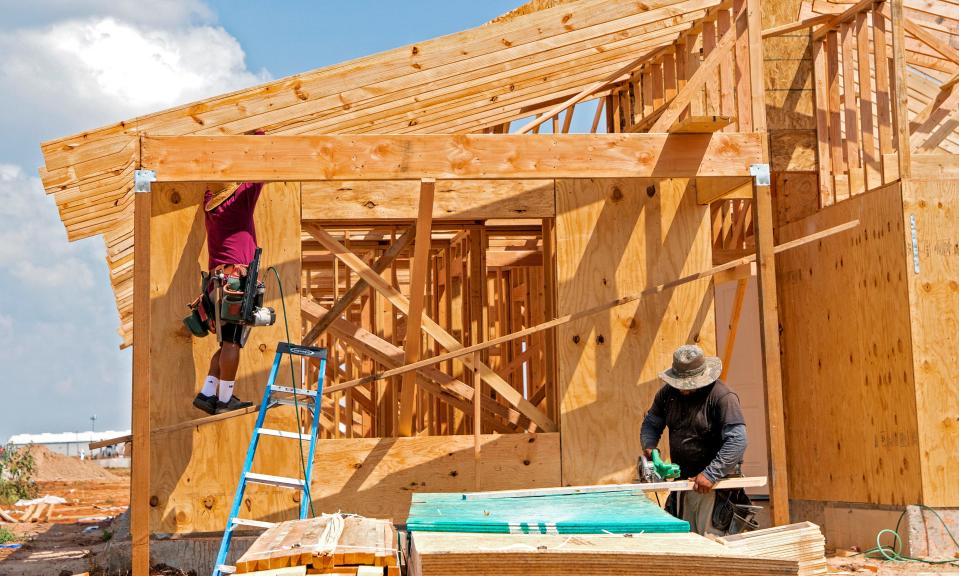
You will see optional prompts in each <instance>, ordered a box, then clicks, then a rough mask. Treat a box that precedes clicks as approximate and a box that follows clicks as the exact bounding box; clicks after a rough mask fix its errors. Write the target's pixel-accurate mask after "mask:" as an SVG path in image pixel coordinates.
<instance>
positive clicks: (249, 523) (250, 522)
mask: <svg viewBox="0 0 959 576" xmlns="http://www.w3.org/2000/svg"><path fill="white" fill-rule="evenodd" d="M230 522H232V523H233V524H235V525H237V526H252V527H253V528H272V527H274V526H276V523H275V522H260V521H259V520H247V519H246V518H233V519H232V520H230Z"/></svg>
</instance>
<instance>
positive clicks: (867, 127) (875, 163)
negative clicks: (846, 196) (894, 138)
mask: <svg viewBox="0 0 959 576" xmlns="http://www.w3.org/2000/svg"><path fill="white" fill-rule="evenodd" d="M869 28H870V26H869V14H868V13H867V12H860V13H859V14H857V15H856V52H857V57H858V60H857V63H858V66H857V68H858V72H859V119H860V120H859V124H860V127H861V133H860V140H861V141H862V157H863V172H864V175H863V182H864V183H865V184H864V188H865V189H866V190H871V189H873V188H875V187H877V186H879V185H881V184H882V174H881V169H880V166H879V162H880V161H879V157H878V156H877V155H876V141H875V135H874V134H873V94H874V92H873V90H872V75H871V74H870V66H869V61H870V59H871V58H870V55H871V51H870V42H869Z"/></svg>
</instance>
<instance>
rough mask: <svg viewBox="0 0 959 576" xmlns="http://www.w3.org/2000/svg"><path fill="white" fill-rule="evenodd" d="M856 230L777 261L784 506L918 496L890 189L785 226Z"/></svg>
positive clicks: (796, 232)
mask: <svg viewBox="0 0 959 576" xmlns="http://www.w3.org/2000/svg"><path fill="white" fill-rule="evenodd" d="M853 219H859V221H860V225H859V226H858V227H857V228H855V229H853V230H852V231H849V232H846V233H843V234H838V235H835V236H832V237H829V238H827V239H824V240H822V241H820V242H814V243H811V244H807V245H805V246H802V247H799V248H795V249H792V250H789V251H787V252H784V253H782V254H781V255H780V256H779V257H778V259H777V280H778V284H779V305H780V323H781V325H782V340H781V342H782V349H783V384H784V388H785V390H784V392H785V406H786V447H787V451H788V458H789V488H790V497H791V498H798V499H806V500H830V501H843V502H866V503H872V504H909V503H913V502H918V501H919V498H920V496H921V478H920V472H919V471H920V450H919V441H918V436H917V423H916V397H915V391H914V390H915V386H914V384H915V383H914V379H913V369H912V359H911V354H910V350H911V337H910V324H909V305H908V301H909V296H908V294H907V282H908V281H907V278H906V273H907V271H906V261H905V254H904V251H903V246H902V239H903V234H904V232H903V224H902V204H901V200H900V194H899V186H898V184H893V185H891V186H887V187H886V188H882V189H879V190H877V191H875V192H870V193H868V194H863V195H860V196H856V197H855V198H852V199H850V200H847V201H844V202H841V203H839V204H836V205H834V206H831V207H829V208H826V209H825V210H823V211H821V212H819V213H817V214H815V215H813V216H810V217H808V218H806V219H804V220H801V221H799V222H796V223H794V224H790V225H787V226H785V227H784V228H783V229H781V230H780V241H781V242H782V241H788V240H791V239H794V238H798V237H800V236H803V235H805V234H809V233H811V232H814V231H816V230H821V229H824V228H827V227H829V226H835V225H838V224H841V223H844V222H848V221H850V220H853Z"/></svg>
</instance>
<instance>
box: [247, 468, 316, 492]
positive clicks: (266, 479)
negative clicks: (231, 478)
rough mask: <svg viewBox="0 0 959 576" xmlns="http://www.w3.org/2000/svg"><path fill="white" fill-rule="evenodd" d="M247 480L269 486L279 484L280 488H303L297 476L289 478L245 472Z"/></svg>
mask: <svg viewBox="0 0 959 576" xmlns="http://www.w3.org/2000/svg"><path fill="white" fill-rule="evenodd" d="M246 480H247V482H253V483H255V484H267V485H269V486H279V487H281V488H303V481H302V480H300V479H299V478H289V477H287V476H270V475H269V474H257V473H256V472H247V473H246Z"/></svg>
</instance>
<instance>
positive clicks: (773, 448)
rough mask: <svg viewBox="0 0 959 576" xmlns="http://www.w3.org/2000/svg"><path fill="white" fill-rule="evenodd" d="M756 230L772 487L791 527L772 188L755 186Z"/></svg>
mask: <svg viewBox="0 0 959 576" xmlns="http://www.w3.org/2000/svg"><path fill="white" fill-rule="evenodd" d="M753 229H754V230H755V238H756V275H757V284H758V287H759V326H760V336H761V337H760V344H761V350H762V360H763V377H764V381H765V397H766V422H767V441H768V451H769V467H770V477H771V480H772V485H771V487H770V500H771V502H772V517H773V524H774V525H776V526H783V525H786V524H789V477H788V475H787V468H786V466H787V464H786V429H785V410H784V407H783V387H782V366H781V364H780V362H781V360H780V350H779V348H780V345H779V306H778V303H777V297H776V258H775V249H774V245H773V211H772V192H771V190H770V186H768V185H763V186H760V185H758V184H756V183H755V182H754V183H753Z"/></svg>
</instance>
